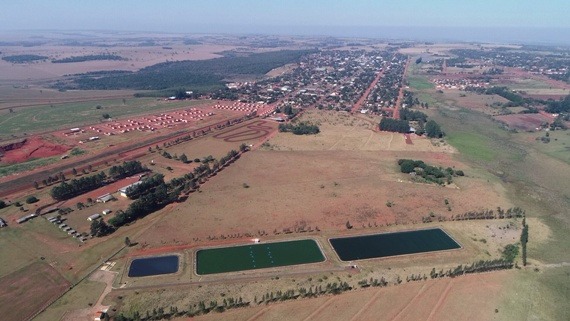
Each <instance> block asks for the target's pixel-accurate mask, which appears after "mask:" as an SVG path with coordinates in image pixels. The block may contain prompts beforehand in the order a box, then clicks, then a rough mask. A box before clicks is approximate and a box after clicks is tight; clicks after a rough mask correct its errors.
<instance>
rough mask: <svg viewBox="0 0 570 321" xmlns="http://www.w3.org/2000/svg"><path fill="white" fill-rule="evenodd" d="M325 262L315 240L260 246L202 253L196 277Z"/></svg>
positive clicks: (262, 244)
mask: <svg viewBox="0 0 570 321" xmlns="http://www.w3.org/2000/svg"><path fill="white" fill-rule="evenodd" d="M324 260H325V257H324V256H323V253H322V252H321V250H320V248H319V246H318V244H317V242H316V241H314V240H299V241H289V242H277V243H259V244H251V245H242V246H234V247H222V248H214V249H205V250H199V251H198V252H197V253H196V273H198V274H201V275H203V274H214V273H225V272H235V271H245V270H255V269H263V268H270V267H279V266H287V265H296V264H306V263H315V262H322V261H324Z"/></svg>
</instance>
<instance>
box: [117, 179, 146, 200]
mask: <svg viewBox="0 0 570 321" xmlns="http://www.w3.org/2000/svg"><path fill="white" fill-rule="evenodd" d="M139 184H142V181H138V182H134V183H132V184H131V185H127V186H125V187H121V188H119V193H120V194H121V196H122V197H128V196H127V190H128V189H129V188H130V187H133V186H137V185H139Z"/></svg>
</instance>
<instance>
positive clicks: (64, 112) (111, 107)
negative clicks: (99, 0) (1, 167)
mask: <svg viewBox="0 0 570 321" xmlns="http://www.w3.org/2000/svg"><path fill="white" fill-rule="evenodd" d="M207 103H208V102H207V101H174V102H171V101H169V102H166V101H163V100H156V99H153V98H129V99H126V100H125V101H124V103H123V100H122V99H109V100H101V101H89V102H75V103H66V104H53V105H41V106H37V107H26V108H14V112H12V113H10V112H9V111H2V112H0V136H8V135H20V134H23V133H32V132H40V131H48V130H56V129H63V128H66V127H73V126H80V125H83V124H89V123H97V122H100V121H102V120H103V114H109V115H110V116H111V117H112V118H117V117H123V116H130V115H137V114H144V113H150V112H158V111H165V110H172V109H178V108H182V107H192V106H197V105H201V104H207ZM97 106H100V107H99V108H98V107H97Z"/></svg>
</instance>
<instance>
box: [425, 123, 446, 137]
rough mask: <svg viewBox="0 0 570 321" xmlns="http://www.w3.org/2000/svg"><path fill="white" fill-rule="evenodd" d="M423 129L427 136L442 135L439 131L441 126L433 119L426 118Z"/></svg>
mask: <svg viewBox="0 0 570 321" xmlns="http://www.w3.org/2000/svg"><path fill="white" fill-rule="evenodd" d="M425 131H426V134H427V136H428V137H430V138H441V137H443V135H444V134H443V132H442V131H441V128H440V127H439V124H438V123H436V122H435V121H433V120H428V122H427V123H426V125H425Z"/></svg>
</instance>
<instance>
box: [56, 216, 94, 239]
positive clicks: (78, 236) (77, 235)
mask: <svg viewBox="0 0 570 321" xmlns="http://www.w3.org/2000/svg"><path fill="white" fill-rule="evenodd" d="M47 220H48V221H49V222H51V223H53V224H55V225H58V227H59V228H60V229H61V230H62V231H64V232H67V234H68V235H71V236H73V237H75V238H76V239H79V240H80V241H81V242H85V241H87V237H85V236H83V235H81V234H80V233H77V231H76V230H74V229H73V228H71V227H70V226H68V225H67V224H65V223H62V221H61V220H60V219H59V218H57V217H49V218H48V219H47Z"/></svg>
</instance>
